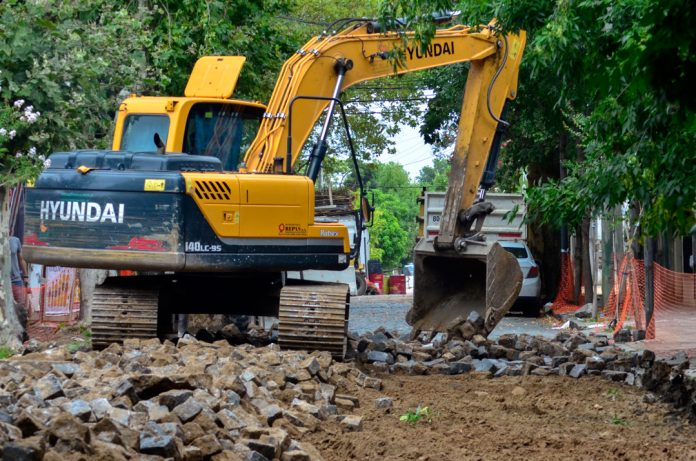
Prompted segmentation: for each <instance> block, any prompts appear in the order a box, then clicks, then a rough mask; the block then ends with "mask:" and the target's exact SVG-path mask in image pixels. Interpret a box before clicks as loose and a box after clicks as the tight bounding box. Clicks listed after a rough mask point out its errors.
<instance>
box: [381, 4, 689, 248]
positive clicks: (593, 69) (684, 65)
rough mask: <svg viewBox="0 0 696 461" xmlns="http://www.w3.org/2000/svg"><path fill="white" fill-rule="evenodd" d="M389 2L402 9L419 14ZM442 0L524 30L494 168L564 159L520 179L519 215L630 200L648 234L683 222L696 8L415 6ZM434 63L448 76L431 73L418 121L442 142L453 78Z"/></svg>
mask: <svg viewBox="0 0 696 461" xmlns="http://www.w3.org/2000/svg"><path fill="white" fill-rule="evenodd" d="M388 3H390V4H391V5H392V7H390V8H401V10H402V12H403V13H404V14H407V15H409V18H410V19H409V20H415V21H422V20H423V18H424V17H426V16H427V15H425V14H424V10H423V9H422V8H421V9H418V10H417V11H414V12H413V13H409V12H408V10H407V9H405V8H403V6H402V2H401V1H400V0H391V1H388ZM443 6H444V7H446V8H450V9H456V10H460V11H461V13H462V14H461V17H462V20H463V21H465V22H467V23H469V24H478V23H486V22H488V21H489V20H490V18H492V17H497V18H498V19H499V22H500V24H502V26H503V27H504V28H505V30H508V31H515V30H517V29H519V28H524V29H526V30H527V32H528V44H527V49H526V51H525V57H524V59H523V64H522V69H521V75H520V91H519V94H520V96H519V98H518V101H517V102H516V103H515V104H514V105H513V106H512V107H511V108H510V109H511V110H510V112H509V113H508V114H507V117H508V119H509V120H510V121H511V122H512V123H513V127H512V131H511V132H510V139H511V142H510V143H509V144H508V146H507V147H506V148H505V149H503V152H502V165H503V167H504V171H503V177H502V178H501V179H502V180H503V182H504V181H510V183H511V184H512V183H515V182H516V181H515V179H514V176H515V175H516V174H519V170H520V168H530V167H532V166H536V167H537V168H538V167H540V166H541V167H543V166H544V164H547V165H548V164H550V162H553V161H555V160H557V159H558V157H559V155H565V158H566V160H567V161H566V163H565V166H566V168H567V176H566V177H565V178H564V179H562V180H551V181H547V182H546V183H544V184H537V185H536V186H537V187H531V188H530V189H529V196H528V211H529V213H528V218H529V219H540V220H542V221H545V222H549V223H552V224H555V225H560V224H562V223H565V224H568V225H570V226H571V228H572V227H575V226H576V225H578V224H580V222H581V221H582V218H583V216H585V215H586V213H587V212H589V211H591V212H595V213H599V212H601V211H602V210H603V209H605V208H609V207H613V206H615V205H620V204H622V203H625V202H626V201H631V202H633V203H635V204H637V205H638V207H639V209H640V213H639V214H638V215H637V221H638V222H637V223H638V224H640V226H641V227H642V228H643V229H644V230H645V231H646V232H647V234H648V235H657V234H659V233H660V232H664V231H665V230H666V229H668V228H669V229H675V230H678V231H681V232H685V231H686V230H687V229H688V228H689V227H690V225H691V224H693V221H694V206H695V205H696V203H695V200H696V182H694V181H693V179H692V178H693V177H694V174H696V171H695V170H696V161H695V160H696V149H694V147H696V121H695V120H696V118H695V117H694V110H695V107H696V97H695V93H696V92H695V90H694V87H693V85H692V84H691V83H690V80H691V79H693V77H694V76H695V75H696V59H694V56H695V54H694V49H696V28H695V27H694V26H695V25H696V12H694V10H693V8H692V7H691V5H689V4H688V2H683V1H679V0H667V1H659V0H638V1H635V0H618V1H615V0H581V1H568V0H544V1H537V0H521V1H518V0H515V1H511V0H494V1H492V2H489V1H485V2H484V1H482V0H475V1H466V2H454V1H453V2H450V3H449V4H448V5H443V4H442V2H439V1H438V2H428V4H427V5H426V10H427V8H428V7H429V8H430V10H429V11H436V10H438V9H442V8H443ZM442 72H443V73H444V74H445V75H449V76H450V77H451V78H440V79H439V80H438V81H437V82H433V88H435V91H436V97H435V98H434V99H433V100H432V101H431V103H430V107H429V112H428V114H427V115H426V125H425V126H424V133H425V135H426V139H428V140H429V141H431V142H434V143H441V144H446V143H447V142H449V137H448V133H451V127H452V126H453V121H452V116H453V115H455V116H456V114H457V113H458V110H459V108H458V102H459V101H452V99H454V98H451V97H450V95H451V94H454V93H453V92H452V89H451V86H449V82H450V81H451V82H452V84H456V85H457V86H458V87H459V88H462V87H463V82H462V81H461V80H462V79H461V78H460V77H459V76H458V75H454V74H452V73H451V72H453V70H452V69H443V71H442ZM551 164H552V163H551Z"/></svg>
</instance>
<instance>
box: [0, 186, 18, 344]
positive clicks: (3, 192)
mask: <svg viewBox="0 0 696 461" xmlns="http://www.w3.org/2000/svg"><path fill="white" fill-rule="evenodd" d="M0 204H1V207H2V208H0V344H1V345H4V346H9V347H10V348H12V349H15V350H16V349H18V348H19V347H20V346H21V345H22V341H21V338H22V326H21V325H20V324H19V319H18V318H17V314H16V313H15V310H14V298H13V297H12V281H11V276H10V269H11V266H12V261H11V260H10V258H11V254H10V219H9V218H10V213H9V206H10V194H9V190H8V189H7V188H6V187H5V186H0Z"/></svg>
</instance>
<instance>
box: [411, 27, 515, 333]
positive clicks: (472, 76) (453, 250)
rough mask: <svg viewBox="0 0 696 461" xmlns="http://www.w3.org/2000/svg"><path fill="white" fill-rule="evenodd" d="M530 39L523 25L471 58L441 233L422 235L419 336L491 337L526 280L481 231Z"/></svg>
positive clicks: (415, 320)
mask: <svg viewBox="0 0 696 461" xmlns="http://www.w3.org/2000/svg"><path fill="white" fill-rule="evenodd" d="M525 38H526V36H525V33H524V31H521V32H520V33H519V34H508V35H507V36H500V37H496V40H497V44H498V52H497V53H496V55H494V56H491V57H490V58H488V59H482V60H477V61H472V63H471V67H470V70H469V75H468V77H467V82H466V89H465V93H464V101H463V103H462V110H461V115H460V119H459V127H458V133H457V140H456V144H455V149H454V154H453V156H452V167H451V170H450V174H449V182H448V187H447V193H446V195H445V205H444V208H443V211H442V217H441V220H440V232H439V235H438V236H437V237H436V238H435V239H434V240H430V239H428V238H427V237H424V238H423V239H421V240H420V241H419V242H418V244H417V245H416V248H415V250H414V266H415V274H414V280H415V285H414V298H413V307H412V309H411V310H410V311H409V313H408V315H407V321H408V323H409V324H410V325H412V327H413V332H412V335H414V336H415V335H417V334H418V333H419V332H420V331H426V330H427V331H430V332H438V331H441V332H448V333H449V334H450V335H455V336H461V337H464V338H469V337H471V336H473V335H474V334H482V335H484V336H487V335H488V333H490V332H491V330H493V328H495V326H496V325H497V324H498V322H499V321H500V319H501V318H502V317H503V316H504V315H505V314H506V313H507V312H508V311H509V309H510V307H511V306H512V304H513V303H514V301H515V300H516V299H517V295H518V294H519V291H520V288H521V286H522V273H521V271H520V268H519V265H518V263H517V260H516V259H515V257H514V256H513V255H512V254H510V253H508V252H507V251H505V250H503V248H502V247H501V246H500V245H499V244H497V243H493V244H489V243H487V242H485V239H484V237H482V235H481V234H480V230H481V227H482V225H483V220H484V219H485V216H486V215H487V214H489V213H490V212H492V211H493V206H492V205H491V204H490V203H488V202H486V201H485V194H486V190H487V189H488V188H489V187H491V186H492V185H493V179H494V176H495V167H496V164H497V156H498V151H499V149H500V144H501V141H502V139H501V138H502V135H503V130H504V128H505V126H506V125H507V123H506V122H505V121H503V120H501V117H502V113H503V109H504V106H505V103H506V101H509V100H513V99H515V97H516V96H517V78H518V72H519V65H520V61H521V59H522V53H523V50H524V45H525ZM472 226H474V228H472Z"/></svg>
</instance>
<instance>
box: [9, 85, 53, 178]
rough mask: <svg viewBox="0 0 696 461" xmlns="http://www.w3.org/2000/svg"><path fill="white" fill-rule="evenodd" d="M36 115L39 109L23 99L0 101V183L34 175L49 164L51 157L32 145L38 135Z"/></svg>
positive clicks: (39, 135) (39, 115)
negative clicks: (0, 102) (0, 173)
mask: <svg viewBox="0 0 696 461" xmlns="http://www.w3.org/2000/svg"><path fill="white" fill-rule="evenodd" d="M0 91H2V88H0ZM39 117H41V112H39V111H37V110H34V106H32V105H31V104H27V102H26V101H25V100H23V99H17V100H15V101H13V102H7V101H5V102H3V103H2V105H0V171H2V175H0V186H12V185H14V184H17V183H20V182H23V181H26V180H27V179H31V178H34V177H36V176H37V175H38V174H39V173H40V172H41V171H42V170H43V169H44V168H48V167H49V166H50V164H51V161H50V160H48V159H47V158H46V155H45V154H44V153H39V152H38V150H37V148H36V146H35V145H33V144H34V141H35V140H37V139H40V138H41V133H40V130H39V129H38V127H37V124H36V122H37V121H38V120H39Z"/></svg>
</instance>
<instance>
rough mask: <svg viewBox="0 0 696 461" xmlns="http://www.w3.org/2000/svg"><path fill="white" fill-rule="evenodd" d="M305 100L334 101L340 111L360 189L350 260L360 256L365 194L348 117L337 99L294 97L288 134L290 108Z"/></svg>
mask: <svg viewBox="0 0 696 461" xmlns="http://www.w3.org/2000/svg"><path fill="white" fill-rule="evenodd" d="M307 99H320V100H324V101H327V102H329V101H334V102H335V103H336V104H338V107H339V108H340V109H341V117H342V119H343V126H344V128H345V130H346V138H347V139H348V146H349V148H350V156H351V158H352V160H353V167H354V168H355V178H356V179H357V181H358V188H359V189H360V208H359V209H358V210H357V213H356V218H355V230H356V241H357V243H356V245H355V246H354V248H353V251H351V253H350V258H351V259H353V258H355V257H356V256H358V254H360V242H361V241H362V231H363V230H364V229H365V223H364V221H363V219H364V216H365V210H364V207H365V200H363V199H364V198H365V197H366V194H365V189H364V186H363V181H362V175H361V174H360V166H359V165H358V159H357V157H356V156H355V146H354V145H353V137H352V136H351V134H350V125H349V124H348V117H347V116H346V111H345V108H344V107H343V102H342V101H341V100H340V99H338V98H327V97H324V96H295V97H294V98H292V101H290V105H289V108H288V128H289V132H290V133H292V108H293V106H294V104H295V102H297V101H299V100H307ZM291 156H292V136H290V135H289V134H288V152H287V158H288V159H290V158H291ZM286 172H287V173H288V174H291V172H292V170H290V171H286Z"/></svg>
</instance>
